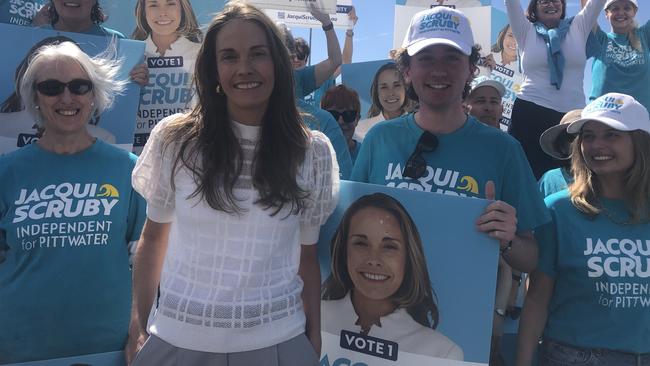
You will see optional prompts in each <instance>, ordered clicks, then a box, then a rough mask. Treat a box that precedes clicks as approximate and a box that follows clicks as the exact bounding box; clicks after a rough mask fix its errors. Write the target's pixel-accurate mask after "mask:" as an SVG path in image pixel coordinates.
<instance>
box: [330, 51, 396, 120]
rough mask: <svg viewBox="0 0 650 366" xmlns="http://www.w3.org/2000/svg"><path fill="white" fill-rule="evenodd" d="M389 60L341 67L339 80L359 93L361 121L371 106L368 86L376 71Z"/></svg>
mask: <svg viewBox="0 0 650 366" xmlns="http://www.w3.org/2000/svg"><path fill="white" fill-rule="evenodd" d="M387 62H391V60H377V61H368V62H357V63H353V64H344V65H341V80H342V81H343V84H345V85H346V86H347V87H349V88H352V89H354V90H355V91H356V92H357V93H359V101H360V102H361V119H364V118H366V116H367V114H368V109H370V106H371V105H372V98H371V97H370V86H371V85H372V79H373V78H374V77H375V73H376V72H377V70H378V69H379V68H380V67H381V66H382V65H384V64H385V63H387Z"/></svg>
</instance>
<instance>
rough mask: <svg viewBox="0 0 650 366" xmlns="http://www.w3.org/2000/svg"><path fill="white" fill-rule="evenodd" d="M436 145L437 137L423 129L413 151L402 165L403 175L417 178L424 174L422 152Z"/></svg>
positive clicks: (427, 151)
mask: <svg viewBox="0 0 650 366" xmlns="http://www.w3.org/2000/svg"><path fill="white" fill-rule="evenodd" d="M437 147H438V138H437V137H436V135H434V134H432V133H431V132H429V131H424V132H423V133H422V135H421V136H420V139H419V140H418V144H417V145H415V151H413V154H411V156H410V157H409V159H408V160H407V161H406V165H405V166H404V173H403V174H402V175H403V176H404V177H409V178H413V179H418V178H420V177H421V176H423V175H424V172H425V171H426V170H427V162H426V161H425V160H424V158H423V157H422V153H429V152H433V151H435V150H436V148H437Z"/></svg>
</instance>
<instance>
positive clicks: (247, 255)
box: [126, 2, 338, 366]
mask: <svg viewBox="0 0 650 366" xmlns="http://www.w3.org/2000/svg"><path fill="white" fill-rule="evenodd" d="M194 77H195V80H196V91H197V97H198V104H197V105H196V107H194V108H193V109H192V111H191V112H190V113H187V114H181V115H174V116H171V117H169V118H167V119H164V120H163V121H161V122H160V123H158V125H157V126H156V128H154V130H153V131H152V134H151V137H150V139H149V141H148V142H147V144H146V146H145V148H144V151H143V152H142V155H141V156H140V159H139V160H138V163H137V165H136V168H135V170H134V173H133V186H134V188H135V189H136V190H137V191H138V192H141V193H142V195H143V196H144V197H145V199H146V200H147V204H148V207H147V221H146V223H145V228H144V229H143V234H142V238H141V240H140V242H139V245H138V249H137V252H136V258H135V264H134V277H133V278H134V299H133V311H132V319H131V325H130V330H129V342H128V344H127V348H126V357H127V361H129V362H130V361H131V360H132V359H133V357H134V355H135V353H136V351H138V350H140V352H139V353H138V355H137V356H136V358H135V360H134V361H133V363H134V364H139V365H152V364H156V365H172V364H180V363H179V362H180V361H179V360H180V359H182V360H183V361H182V364H183V365H205V364H210V365H256V366H258V365H274V366H275V365H294V364H300V365H318V356H317V353H318V352H319V351H320V318H319V316H320V313H319V309H320V305H319V304H320V302H319V297H320V272H319V265H318V261H317V253H316V248H315V246H314V245H313V244H315V243H316V242H317V241H318V233H319V230H320V226H321V225H322V224H323V223H324V222H325V220H326V219H327V217H328V216H329V214H330V213H331V212H332V210H333V209H334V207H335V205H336V197H337V192H338V166H337V165H336V159H335V156H334V153H333V150H332V146H331V145H330V143H329V141H328V140H327V138H326V137H325V136H324V135H323V134H321V133H319V132H315V131H309V130H308V129H307V127H306V126H305V125H304V123H303V122H302V121H301V119H300V116H299V114H298V111H297V110H296V107H295V104H294V100H295V98H294V94H293V79H292V67H291V60H290V59H289V54H288V52H287V49H286V48H285V47H284V46H283V42H282V38H281V37H280V35H279V33H278V30H277V28H276V27H275V25H274V24H273V22H272V21H271V20H270V19H269V18H268V17H267V16H266V15H264V13H262V12H261V11H260V10H258V9H257V8H255V7H253V6H251V5H247V4H244V3H240V2H233V3H231V4H229V5H227V6H226V7H225V9H224V10H223V11H222V12H221V13H219V14H217V15H216V16H215V18H214V20H213V21H212V23H211V24H210V26H209V28H208V29H207V32H206V35H205V39H204V42H203V45H202V47H201V50H200V51H199V54H198V56H197V63H196V68H195V73H194ZM158 283H160V290H159V291H160V292H159V295H160V296H159V300H158V301H157V309H156V312H155V314H154V315H153V317H152V319H151V321H150V324H149V327H148V328H147V318H148V315H149V310H150V309H151V306H152V303H153V300H154V298H156V288H157V285H158ZM149 334H150V335H151V336H149ZM147 339H148V340H147ZM145 340H147V342H146V344H144V342H145ZM143 344H144V347H143ZM140 348H142V349H140Z"/></svg>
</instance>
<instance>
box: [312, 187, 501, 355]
mask: <svg viewBox="0 0 650 366" xmlns="http://www.w3.org/2000/svg"><path fill="white" fill-rule="evenodd" d="M487 204H488V201H485V200H482V199H476V198H463V197H452V196H447V195H442V194H431V193H425V192H418V191H411V190H405V189H396V188H390V187H383V186H378V185H370V184H363V183H356V182H347V181H343V182H341V193H340V199H339V204H338V206H337V208H336V210H335V211H334V213H333V214H332V215H331V216H330V219H329V220H328V222H327V223H326V224H325V226H324V227H323V229H322V230H321V233H320V241H319V243H318V251H319V260H320V264H321V276H322V279H323V289H322V291H321V293H322V296H323V297H322V301H321V330H322V332H321V333H322V339H323V348H322V353H321V364H320V365H321V366H333V365H359V366H360V365H366V366H379V365H424V364H427V365H487V363H488V359H489V348H490V335H491V329H492V328H491V327H492V315H493V309H494V289H495V286H496V269H497V262H498V256H499V253H498V247H499V246H498V244H497V243H496V242H495V241H494V240H492V239H490V238H489V237H488V236H487V235H485V234H482V233H480V232H478V231H477V230H476V228H475V224H474V219H475V218H477V217H479V216H480V214H481V213H482V212H483V210H484V209H485V207H486V206H487ZM396 304H400V305H399V306H398V305H396ZM377 317H379V319H377ZM369 321H370V323H368V322H369ZM436 323H437V324H436ZM434 328H435V329H434Z"/></svg>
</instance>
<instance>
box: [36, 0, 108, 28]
mask: <svg viewBox="0 0 650 366" xmlns="http://www.w3.org/2000/svg"><path fill="white" fill-rule="evenodd" d="M48 15H49V17H50V24H52V25H54V24H56V22H58V21H59V13H57V12H56V8H55V7H54V0H50V8H49V14H48ZM105 18H106V15H105V14H104V10H103V9H102V7H101V6H100V5H99V0H95V5H93V7H92V9H90V20H91V21H92V22H93V23H94V24H102V23H104V19H105Z"/></svg>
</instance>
